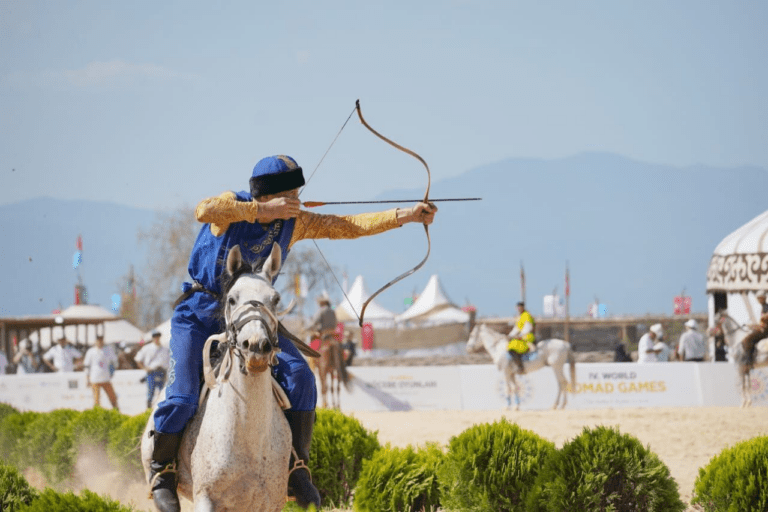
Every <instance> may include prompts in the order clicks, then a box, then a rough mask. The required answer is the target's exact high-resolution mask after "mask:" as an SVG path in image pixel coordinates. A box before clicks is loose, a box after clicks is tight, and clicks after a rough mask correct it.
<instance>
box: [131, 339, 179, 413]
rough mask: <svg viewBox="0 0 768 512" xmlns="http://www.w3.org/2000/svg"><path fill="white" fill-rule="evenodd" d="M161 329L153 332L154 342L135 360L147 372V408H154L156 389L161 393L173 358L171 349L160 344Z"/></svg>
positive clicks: (140, 352)
mask: <svg viewBox="0 0 768 512" xmlns="http://www.w3.org/2000/svg"><path fill="white" fill-rule="evenodd" d="M160 337H161V334H160V332H159V331H154V332H153V333H152V342H151V343H147V344H146V345H144V346H143V347H141V350H139V351H138V352H137V353H136V356H135V357H134V360H135V361H136V364H137V365H138V367H139V368H140V369H142V370H145V371H146V372H147V377H146V378H147V409H150V408H152V400H154V398H155V390H157V392H158V393H159V392H160V391H161V390H162V389H163V387H164V386H165V375H166V373H167V372H168V365H169V363H170V359H171V353H170V350H168V347H164V346H163V345H161V344H160Z"/></svg>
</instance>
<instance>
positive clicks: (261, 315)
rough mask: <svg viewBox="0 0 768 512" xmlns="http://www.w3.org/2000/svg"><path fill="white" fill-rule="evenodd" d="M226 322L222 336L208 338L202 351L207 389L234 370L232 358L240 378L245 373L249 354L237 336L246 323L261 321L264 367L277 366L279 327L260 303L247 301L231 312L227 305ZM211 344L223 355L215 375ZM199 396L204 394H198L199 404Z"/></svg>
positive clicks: (272, 316)
mask: <svg viewBox="0 0 768 512" xmlns="http://www.w3.org/2000/svg"><path fill="white" fill-rule="evenodd" d="M225 320H226V325H227V327H226V330H225V331H224V332H223V333H222V334H218V335H213V336H211V337H209V338H208V340H207V341H206V342H205V347H204V348H203V375H204V377H205V384H206V386H207V387H208V388H210V389H213V388H215V387H216V386H217V385H219V384H223V383H225V382H227V381H228V380H229V376H230V375H231V373H232V368H233V364H232V363H233V362H234V359H233V356H234V357H236V358H237V359H238V360H239V362H240V365H239V366H240V372H241V373H242V374H243V375H247V374H248V368H247V364H246V355H247V352H248V351H250V344H249V341H248V340H243V341H242V342H239V343H238V341H237V337H238V335H239V334H240V332H241V331H242V330H243V328H244V327H245V326H246V325H248V324H249V323H251V322H261V323H262V325H263V326H264V330H265V331H266V332H267V343H268V344H269V352H268V354H267V357H268V363H267V364H268V365H269V366H270V367H272V366H275V365H276V364H277V354H278V353H279V352H280V347H279V346H278V335H277V333H278V328H279V321H278V319H277V315H275V313H274V312H273V311H272V310H271V309H270V308H269V307H267V306H266V305H265V304H264V303H263V302H261V301H258V300H249V301H247V302H245V303H243V304H241V305H239V306H237V307H236V308H235V309H234V310H230V308H229V306H227V308H226V312H225ZM214 341H216V342H218V352H219V353H220V354H222V358H221V361H220V362H219V364H218V374H216V373H215V372H214V369H213V367H212V365H211V360H210V357H211V356H210V354H211V345H212V343H213V342H214ZM202 395H204V393H203V394H201V401H202V398H203V396H202Z"/></svg>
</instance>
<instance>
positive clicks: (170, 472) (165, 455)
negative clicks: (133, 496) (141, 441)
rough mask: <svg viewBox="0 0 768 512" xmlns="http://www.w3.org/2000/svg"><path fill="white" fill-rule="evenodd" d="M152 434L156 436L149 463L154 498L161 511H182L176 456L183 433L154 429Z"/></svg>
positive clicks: (150, 482)
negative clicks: (162, 431) (169, 432)
mask: <svg viewBox="0 0 768 512" xmlns="http://www.w3.org/2000/svg"><path fill="white" fill-rule="evenodd" d="M152 435H153V436H154V437H155V448H154V450H153V451H152V462H150V463H149V469H150V475H149V484H150V486H151V487H152V498H153V499H154V500H155V506H156V507H157V509H158V510H159V511H160V512H180V510H181V505H180V504H179V496H178V495H177V494H176V484H177V483H178V479H177V474H176V456H177V454H178V453H179V445H180V444H181V434H163V433H161V432H157V431H153V432H152Z"/></svg>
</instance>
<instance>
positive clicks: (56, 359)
mask: <svg viewBox="0 0 768 512" xmlns="http://www.w3.org/2000/svg"><path fill="white" fill-rule="evenodd" d="M82 358H83V354H82V353H81V352H80V351H79V350H77V349H76V348H75V347H73V346H71V345H70V344H69V340H67V338H65V337H64V336H62V337H61V338H59V342H58V345H54V346H52V347H51V348H49V349H48V351H47V352H46V353H45V355H44V356H43V362H44V363H45V365H46V366H47V367H48V368H50V369H51V371H54V372H73V371H75V364H76V363H80V361H81V360H82Z"/></svg>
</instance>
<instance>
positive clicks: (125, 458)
mask: <svg viewBox="0 0 768 512" xmlns="http://www.w3.org/2000/svg"><path fill="white" fill-rule="evenodd" d="M150 414H152V410H150V409H147V410H146V411H145V412H143V413H141V414H138V415H136V416H130V417H128V418H126V419H125V421H123V422H122V423H121V424H120V426H119V427H118V428H117V429H115V430H114V431H112V432H111V433H110V436H109V445H108V446H107V454H108V455H109V457H110V460H111V461H112V463H113V464H114V465H115V466H117V467H119V468H120V469H122V470H123V472H124V473H125V474H127V475H134V476H136V478H138V479H142V480H143V478H144V468H143V467H142V465H141V447H140V443H141V434H142V433H143V432H144V428H145V427H146V426H147V420H149V415H150Z"/></svg>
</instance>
